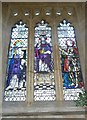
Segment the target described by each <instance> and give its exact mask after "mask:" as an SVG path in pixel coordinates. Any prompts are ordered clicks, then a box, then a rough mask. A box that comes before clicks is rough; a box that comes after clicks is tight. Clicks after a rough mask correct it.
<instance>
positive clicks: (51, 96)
mask: <svg viewBox="0 0 87 120" xmlns="http://www.w3.org/2000/svg"><path fill="white" fill-rule="evenodd" d="M51 34H52V29H51V27H50V26H48V23H45V21H44V20H42V21H41V23H38V24H37V26H36V27H35V40H34V56H35V57H34V100H35V101H54V100H55V99H56V96H55V81H54V62H53V50H52V35H51Z"/></svg>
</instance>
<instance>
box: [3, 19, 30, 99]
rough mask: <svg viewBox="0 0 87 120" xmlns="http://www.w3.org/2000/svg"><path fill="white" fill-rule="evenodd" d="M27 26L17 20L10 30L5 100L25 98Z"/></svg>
mask: <svg viewBox="0 0 87 120" xmlns="http://www.w3.org/2000/svg"><path fill="white" fill-rule="evenodd" d="M27 40H28V28H27V27H26V25H25V24H24V23H23V22H22V21H19V22H18V24H16V25H15V26H14V27H13V28H12V31H11V40H10V44H9V50H8V63H7V71H6V88H5V101H25V100H26V66H27Z"/></svg>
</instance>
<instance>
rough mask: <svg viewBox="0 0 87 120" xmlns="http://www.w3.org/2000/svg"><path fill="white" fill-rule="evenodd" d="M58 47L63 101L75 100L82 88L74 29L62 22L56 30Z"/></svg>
mask: <svg viewBox="0 0 87 120" xmlns="http://www.w3.org/2000/svg"><path fill="white" fill-rule="evenodd" d="M57 31H58V45H59V51H60V59H61V63H60V64H61V69H62V77H63V88H64V90H63V93H64V99H65V100H77V97H78V95H79V92H81V90H82V89H83V87H84V84H83V80H82V73H81V66H80V59H79V53H78V48H77V42H76V35H75V29H74V27H73V26H71V23H70V22H68V21H66V20H63V21H62V22H61V23H60V24H59V26H58V28H57Z"/></svg>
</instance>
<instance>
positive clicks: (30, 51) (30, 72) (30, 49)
mask: <svg viewBox="0 0 87 120" xmlns="http://www.w3.org/2000/svg"><path fill="white" fill-rule="evenodd" d="M33 41H34V31H33V26H32V19H31V20H30V25H29V44H28V65H27V66H28V73H27V103H28V104H31V103H32V102H33V61H34V60H33V46H34V42H33Z"/></svg>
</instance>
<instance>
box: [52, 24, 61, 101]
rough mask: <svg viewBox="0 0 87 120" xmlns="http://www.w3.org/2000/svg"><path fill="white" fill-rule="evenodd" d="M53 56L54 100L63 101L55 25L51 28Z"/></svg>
mask: <svg viewBox="0 0 87 120" xmlns="http://www.w3.org/2000/svg"><path fill="white" fill-rule="evenodd" d="M52 34H53V35H52V36H53V39H54V40H53V55H54V74H55V86H56V100H57V101H61V100H63V80H62V73H61V66H60V55H59V48H58V37H57V28H56V23H55V22H54V26H53V33H52Z"/></svg>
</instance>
